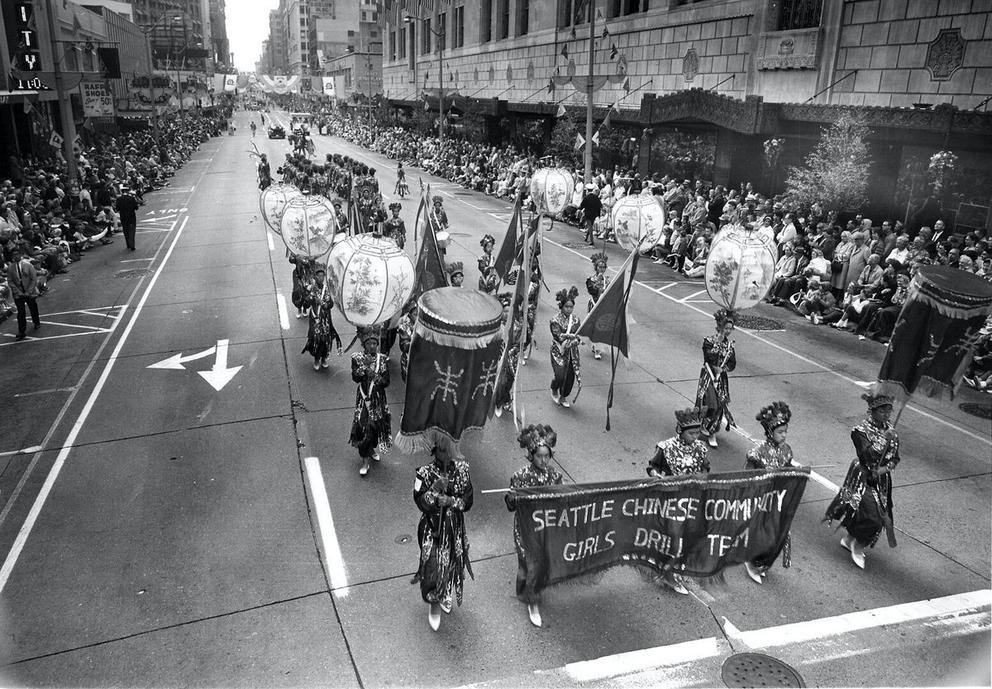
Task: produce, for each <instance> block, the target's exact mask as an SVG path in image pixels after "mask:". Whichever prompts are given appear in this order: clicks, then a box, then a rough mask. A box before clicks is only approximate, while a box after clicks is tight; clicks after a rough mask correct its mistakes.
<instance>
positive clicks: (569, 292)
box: [555, 285, 579, 309]
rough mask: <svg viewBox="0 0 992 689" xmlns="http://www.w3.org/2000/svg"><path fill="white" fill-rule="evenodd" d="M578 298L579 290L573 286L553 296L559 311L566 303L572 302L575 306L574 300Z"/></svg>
mask: <svg viewBox="0 0 992 689" xmlns="http://www.w3.org/2000/svg"><path fill="white" fill-rule="evenodd" d="M578 296H579V290H578V288H577V287H575V286H574V285H573V286H571V287H569V288H568V289H563V290H558V293H557V294H555V301H557V302H558V308H559V309H560V308H561V307H563V306H564V305H565V304H567V303H568V302H572V304H575V298H576V297H578Z"/></svg>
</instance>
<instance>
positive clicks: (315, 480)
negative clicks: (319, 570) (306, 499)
mask: <svg viewBox="0 0 992 689" xmlns="http://www.w3.org/2000/svg"><path fill="white" fill-rule="evenodd" d="M303 464H304V466H305V467H306V471H307V486H308V487H309V488H310V496H311V497H312V498H313V509H314V514H315V515H316V517H317V530H318V531H319V532H320V534H319V535H320V544H321V548H320V549H321V552H323V554H324V566H325V567H326V568H327V576H328V578H329V579H330V580H331V589H332V590H333V592H334V594H335V595H336V596H338V597H339V598H344V597H345V596H347V595H348V576H347V574H345V571H344V558H343V557H342V556H341V546H340V545H338V535H337V532H336V531H335V530H334V517H333V516H331V505H330V503H329V502H328V500H327V489H326V488H325V487H324V476H323V474H322V473H321V472H320V460H319V459H317V458H316V457H306V458H304V460H303Z"/></svg>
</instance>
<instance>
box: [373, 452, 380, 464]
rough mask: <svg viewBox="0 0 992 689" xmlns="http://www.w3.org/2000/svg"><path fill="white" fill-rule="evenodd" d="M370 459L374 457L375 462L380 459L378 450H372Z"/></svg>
mask: <svg viewBox="0 0 992 689" xmlns="http://www.w3.org/2000/svg"><path fill="white" fill-rule="evenodd" d="M372 459H374V460H375V461H377V462H378V461H380V460H381V459H382V457H380V456H379V451H378V450H372Z"/></svg>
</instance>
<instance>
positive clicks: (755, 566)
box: [744, 402, 792, 584]
mask: <svg viewBox="0 0 992 689" xmlns="http://www.w3.org/2000/svg"><path fill="white" fill-rule="evenodd" d="M754 418H755V419H757V420H758V421H759V422H760V423H761V427H762V428H764V429H765V440H764V442H762V443H761V444H760V445H758V446H756V447H752V448H751V449H750V450H748V451H747V458H746V459H745V460H744V469H757V470H759V471H762V470H765V469H777V468H779V467H791V466H792V448H791V447H790V446H789V443H787V442H785V437H786V435H787V434H788V432H789V422H790V421H791V420H792V410H791V409H789V405H788V404H786V403H785V402H772V403H771V404H769V405H768V406H767V407H762V408H761V411H759V412H758V415H757V416H755V417H754ZM791 565H792V536H786V538H785V546H783V548H782V566H783V567H785V568H786V569H788V568H789V567H790V566H791ZM771 566H772V562H771V561H765V560H763V559H757V560H753V561H751V562H745V563H744V567H745V568H746V569H747V575H748V576H749V577H751V579H753V580H754V582H755V583H757V584H761V583H764V576H765V575H766V574H767V573H768V570H769V568H770V567H771Z"/></svg>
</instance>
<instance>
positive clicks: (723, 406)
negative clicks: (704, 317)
mask: <svg viewBox="0 0 992 689" xmlns="http://www.w3.org/2000/svg"><path fill="white" fill-rule="evenodd" d="M714 318H715V319H716V323H717V329H718V330H720V329H722V328H724V327H726V325H727V324H731V326H732V324H733V322H734V316H733V314H731V313H730V312H728V311H727V310H726V309H720V310H719V311H717V312H716V314H714ZM735 368H737V353H736V351H735V350H734V341H733V340H731V339H730V338H729V337H727V336H725V335H721V334H717V335H711V336H709V337H704V338H703V367H702V369H700V371H699V385H698V386H697V388H696V407H698V408H700V409H705V410H706V415H705V417H704V418H703V435H706V436H709V437H710V445H712V446H714V447H715V445H716V438H715V436H716V432H717V431H718V430H719V429H720V419H721V417H722V418H723V419H724V420H725V421H726V423H727V430H730V427H731V426H736V425H737V424H736V423H734V417H733V415H732V414H731V413H730V383H729V382H728V380H727V372H728V371H733V370H734V369H735Z"/></svg>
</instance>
